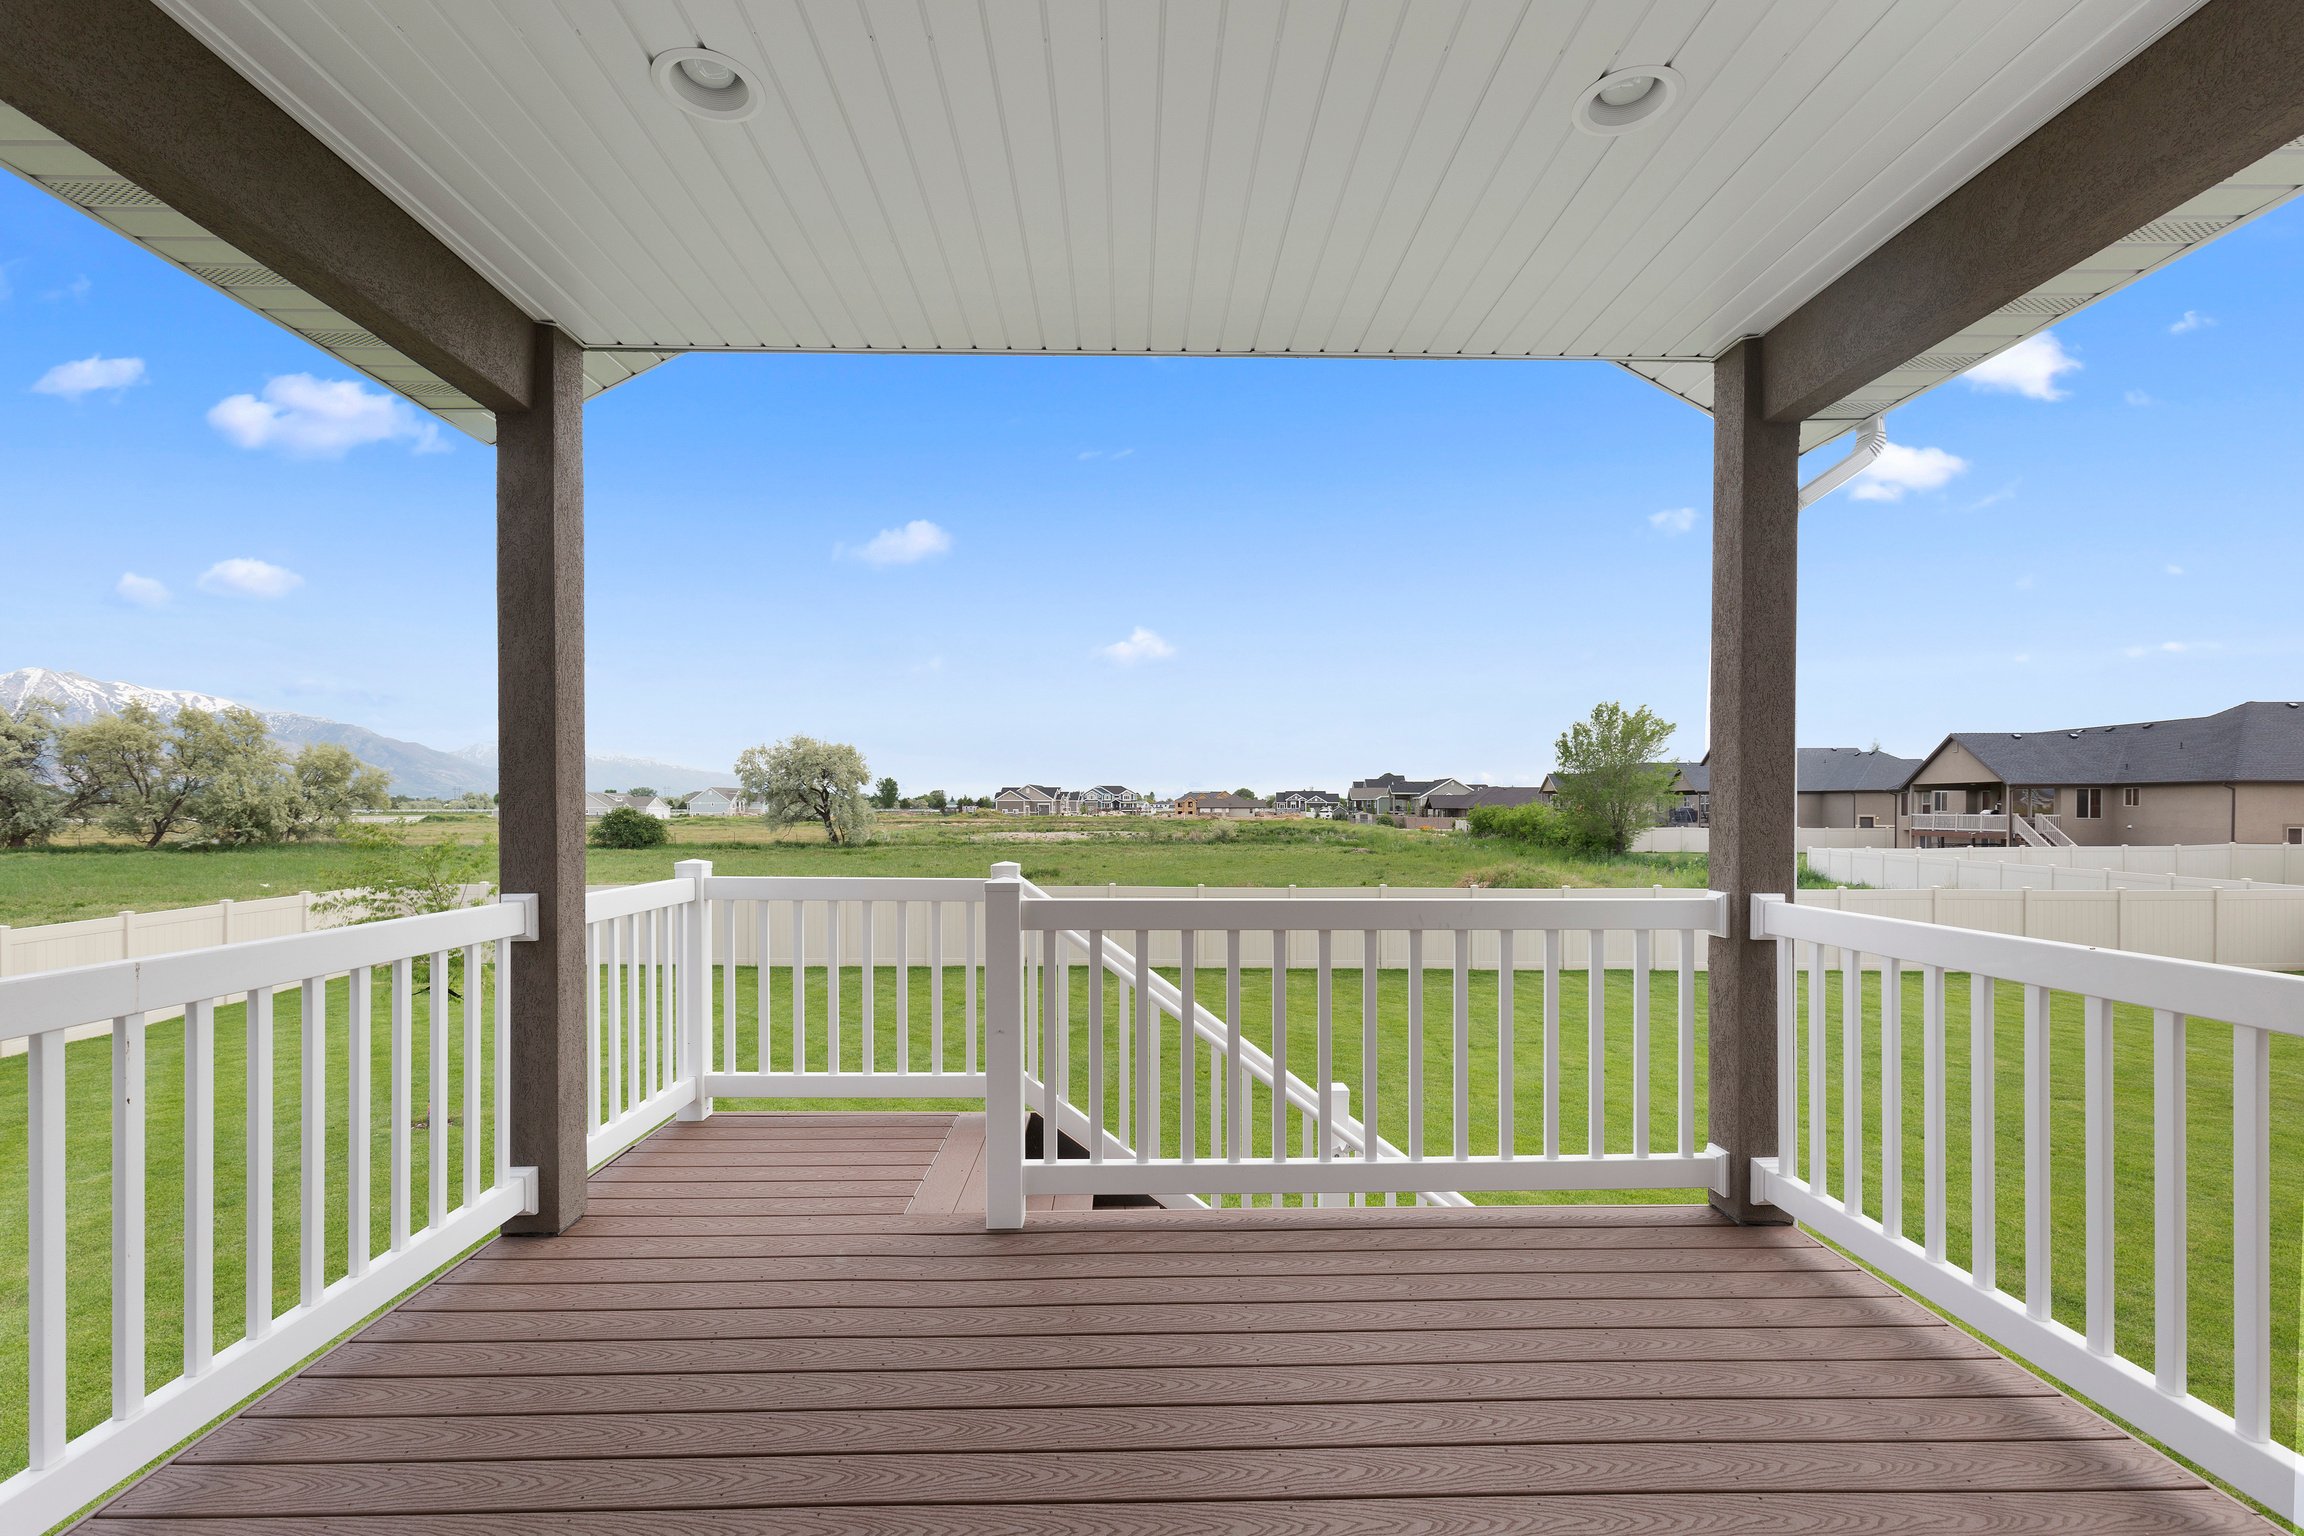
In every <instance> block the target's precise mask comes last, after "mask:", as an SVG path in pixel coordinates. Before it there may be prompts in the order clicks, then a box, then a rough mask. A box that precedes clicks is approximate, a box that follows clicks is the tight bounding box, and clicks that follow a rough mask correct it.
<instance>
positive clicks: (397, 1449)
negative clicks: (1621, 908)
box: [182, 1396, 2120, 1462]
mask: <svg viewBox="0 0 2304 1536" xmlns="http://www.w3.org/2000/svg"><path fill="white" fill-rule="evenodd" d="M2119 1433H2120V1432H2119V1431H2118V1430H2117V1429H2115V1428H2113V1427H2112V1426H2111V1425H2110V1424H2107V1423H2106V1422H2105V1421H2104V1420H2102V1419H2101V1418H2098V1417H2097V1416H2096V1415H2095V1414H2093V1413H2090V1412H2089V1411H2088V1410H2087V1409H2086V1408H2083V1407H2081V1406H2080V1405H2079V1404H2077V1403H2074V1402H2072V1401H2070V1400H2068V1399H2066V1398H2062V1397H2057V1396H2031V1397H1914V1398H1846V1397H1810V1398H1778V1399H1762V1400H1749V1401H1737V1400H1727V1401H1723V1400H1720V1399H1716V1398H1662V1399H1646V1400H1640V1399H1609V1398H1561V1399H1551V1400H1543V1399H1537V1400H1530V1399H1524V1398H1522V1399H1505V1400H1498V1401H1490V1402H1386V1403H1367V1404H1334V1403H1311V1404H1305V1403H1293V1402H1291V1403H1272V1404H1265V1403H1258V1404H1252V1405H1250V1404H1239V1405H1225V1406H1206V1405H1203V1406H1196V1407H1195V1406H1162V1407H1151V1406H1136V1407H1129V1408H1112V1407H1103V1406H1075V1407H1065V1408H1043V1407H1029V1408H1010V1409H1008V1410H1006V1411H1004V1412H1002V1413H999V1414H985V1413H975V1412H971V1411H968V1410H965V1409H949V1408H929V1409H918V1408H885V1409H872V1410H830V1411H821V1412H799V1411H792V1412H754V1413H683V1414H669V1413H596V1414H506V1415H500V1416H494V1417H491V1416H486V1415H480V1414H457V1415H443V1416H440V1417H436V1418H421V1419H420V1418H401V1419H372V1418H359V1417H347V1418H323V1417H299V1418H243V1419H240V1420H237V1421H236V1422H234V1423H232V1424H230V1425H228V1426H226V1427H225V1428H224V1429H222V1430H220V1431H218V1432H217V1433H216V1434H213V1435H211V1436H209V1437H208V1438H207V1439H206V1440H205V1441H203V1442H202V1443H201V1444H199V1445H197V1446H195V1447H193V1448H192V1449H191V1450H190V1451H188V1452H186V1453H185V1455H184V1457H183V1458H182V1459H183V1460H185V1461H191V1462H210V1461H216V1462H266V1461H288V1462H333V1461H397V1460H401V1459H403V1458H411V1457H413V1458H419V1459H422V1460H427V1461H500V1460H519V1459H523V1458H533V1457H534V1456H535V1455H536V1447H537V1446H538V1444H540V1443H543V1442H547V1441H548V1442H550V1444H551V1446H552V1451H553V1454H554V1456H555V1457H579V1458H587V1457H629V1456H633V1455H635V1454H640V1453H643V1452H644V1453H646V1454H649V1455H658V1456H762V1455H773V1456H790V1455H801V1454H823V1453H827V1452H838V1451H845V1450H850V1449H853V1448H854V1447H856V1446H859V1445H869V1446H870V1447H872V1449H873V1450H874V1451H875V1452H882V1453H897V1452H914V1451H918V1452H932V1451H961V1450H982V1451H986V1452H992V1451H999V1452H1006V1453H1030V1454H1034V1455H1056V1454H1061V1453H1063V1452H1064V1451H1065V1450H1067V1449H1068V1448H1070V1447H1072V1446H1076V1445H1083V1444H1085V1445H1092V1446H1096V1447H1098V1448H1100V1449H1103V1450H1107V1451H1112V1450H1139V1449H1140V1450H1150V1449H1157V1448H1162V1447H1165V1448H1167V1449H1170V1450H1187V1449H1193V1448H1201V1449H1209V1450H1220V1449H1223V1448H1224V1447H1226V1446H1237V1445H1242V1444H1254V1443H1272V1444H1281V1445H1290V1444H1304V1445H1328V1446H1344V1445H1369V1446H1386V1445H1390V1446H1400V1445H1459V1444H1462V1445H1536V1444H1560V1443H1574V1442H1583V1441H1599V1442H1606V1441H1624V1442H1637V1441H1644V1440H1730V1441H1742V1440H1915V1439H1929V1440H2007V1439H2059V1438H2060V1439H2071V1440H2103V1439H2112V1438H2116V1437H2117V1436H2118V1435H2119Z"/></svg>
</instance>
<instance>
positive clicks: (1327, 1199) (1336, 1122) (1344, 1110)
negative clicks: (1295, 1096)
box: [1319, 1083, 1376, 1205]
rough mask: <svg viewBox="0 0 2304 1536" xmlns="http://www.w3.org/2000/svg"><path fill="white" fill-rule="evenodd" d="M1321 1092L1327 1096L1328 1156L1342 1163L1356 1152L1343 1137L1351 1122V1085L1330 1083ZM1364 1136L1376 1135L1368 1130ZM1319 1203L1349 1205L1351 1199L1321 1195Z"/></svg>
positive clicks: (1343, 1196)
mask: <svg viewBox="0 0 2304 1536" xmlns="http://www.w3.org/2000/svg"><path fill="white" fill-rule="evenodd" d="M1321 1091H1322V1092H1324V1093H1326V1094H1327V1095H1328V1155H1329V1157H1331V1158H1333V1159H1334V1160H1336V1161H1337V1162H1342V1161H1344V1160H1345V1159H1346V1158H1348V1157H1352V1156H1353V1155H1355V1153H1356V1151H1357V1150H1358V1149H1356V1148H1355V1147H1353V1146H1352V1144H1351V1143H1350V1142H1349V1141H1347V1140H1346V1139H1345V1137H1344V1127H1345V1126H1347V1125H1349V1124H1350V1123H1351V1121H1352V1085H1351V1084H1349V1083H1330V1084H1328V1085H1327V1087H1326V1088H1324V1089H1323V1090H1321ZM1364 1134H1366V1135H1369V1136H1373V1135H1375V1134H1376V1133H1375V1132H1374V1131H1373V1130H1369V1131H1366V1132H1365V1133H1364ZM1319 1203H1320V1204H1322V1205H1350V1204H1351V1203H1352V1197H1351V1196H1350V1195H1344V1194H1333V1193H1331V1194H1323V1195H1321V1196H1320V1198H1319Z"/></svg>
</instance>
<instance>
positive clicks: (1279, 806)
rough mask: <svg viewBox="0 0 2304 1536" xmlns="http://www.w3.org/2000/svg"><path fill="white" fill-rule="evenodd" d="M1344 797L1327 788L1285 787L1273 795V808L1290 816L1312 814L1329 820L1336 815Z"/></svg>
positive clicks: (1316, 817) (1319, 818) (1320, 819)
mask: <svg viewBox="0 0 2304 1536" xmlns="http://www.w3.org/2000/svg"><path fill="white" fill-rule="evenodd" d="M1342 804H1343V797H1342V796H1340V795H1335V794H1331V793H1330V792H1329V791H1327V790H1325V789H1284V790H1282V791H1280V793H1278V794H1276V795H1274V796H1273V797H1272V809H1274V810H1276V811H1280V812H1282V813H1284V814H1286V815H1289V816H1310V817H1312V818H1314V819H1316V820H1319V821H1327V820H1329V819H1331V818H1332V817H1334V816H1335V814H1336V811H1337V808H1338V807H1339V806H1341V805H1342Z"/></svg>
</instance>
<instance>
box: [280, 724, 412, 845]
mask: <svg viewBox="0 0 2304 1536" xmlns="http://www.w3.org/2000/svg"><path fill="white" fill-rule="evenodd" d="M288 774H289V781H290V789H291V791H292V796H291V798H292V805H291V810H290V817H289V823H288V829H287V835H288V836H290V837H295V838H305V837H327V836H333V835H334V834H336V833H339V832H341V831H343V830H344V826H345V824H346V823H347V822H349V821H350V820H351V819H352V813H353V812H355V811H373V810H380V809H382V808H383V806H384V804H385V802H386V800H387V798H388V797H387V794H386V791H387V790H388V789H389V787H390V786H391V783H392V776H391V775H390V774H388V773H386V772H385V771H384V770H383V769H381V768H377V767H374V766H373V765H371V764H368V763H364V762H362V761H361V760H360V759H359V758H357V757H355V756H353V755H352V750H351V749H350V748H349V747H340V746H338V745H336V744H335V743H334V742H328V741H316V742H313V743H312V744H311V745H309V746H307V747H305V748H304V750H303V751H301V752H299V753H297V754H296V758H295V761H294V762H292V763H290V764H289V765H288Z"/></svg>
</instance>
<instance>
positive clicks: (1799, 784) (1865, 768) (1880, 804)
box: [1794, 747, 1920, 828]
mask: <svg viewBox="0 0 2304 1536" xmlns="http://www.w3.org/2000/svg"><path fill="white" fill-rule="evenodd" d="M1919 767H1920V759H1918V758H1916V757H1898V756H1896V755H1895V754H1894V753H1892V752H1883V751H1881V750H1880V749H1879V748H1877V747H1802V748H1801V749H1800V757H1799V767H1798V770H1797V772H1798V779H1797V781H1796V785H1795V787H1796V789H1797V790H1798V795H1799V814H1798V815H1797V816H1796V817H1795V818H1794V821H1795V823H1796V824H1797V825H1799V826H1803V827H1863V828H1872V827H1893V826H1895V825H1896V802H1897V796H1898V794H1899V793H1900V792H1901V791H1902V790H1903V788H1904V785H1905V781H1907V780H1908V779H1910V778H1911V777H1912V775H1913V773H1914V772H1915V771H1917V770H1918V769H1919Z"/></svg>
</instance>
